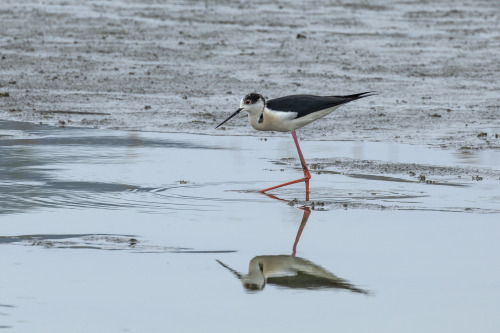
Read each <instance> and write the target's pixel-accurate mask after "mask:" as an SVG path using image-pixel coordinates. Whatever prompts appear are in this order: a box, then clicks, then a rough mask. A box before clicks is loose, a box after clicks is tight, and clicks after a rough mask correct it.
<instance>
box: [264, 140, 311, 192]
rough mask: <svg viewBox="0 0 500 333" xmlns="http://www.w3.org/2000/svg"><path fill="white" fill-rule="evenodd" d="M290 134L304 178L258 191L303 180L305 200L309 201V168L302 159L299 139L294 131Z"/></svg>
mask: <svg viewBox="0 0 500 333" xmlns="http://www.w3.org/2000/svg"><path fill="white" fill-rule="evenodd" d="M292 136H293V141H295V146H297V152H298V153H299V158H300V163H301V164H302V170H303V171H304V178H300V179H297V180H293V181H291V182H288V183H284V184H280V185H276V186H273V187H269V188H266V189H264V190H260V191H259V192H262V193H264V192H267V191H270V190H274V189H275V188H279V187H283V186H287V185H291V184H296V183H300V182H305V183H306V201H309V179H311V174H310V173H309V169H308V168H307V164H306V161H305V160H304V156H302V151H301V150H300V146H299V140H297V135H296V134H295V131H292Z"/></svg>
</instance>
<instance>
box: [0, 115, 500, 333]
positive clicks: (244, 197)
mask: <svg viewBox="0 0 500 333" xmlns="http://www.w3.org/2000/svg"><path fill="white" fill-rule="evenodd" d="M302 146H303V150H304V152H307V157H306V158H307V159H308V161H310V166H311V170H312V171H313V172H312V180H311V198H310V199H311V200H310V201H308V202H306V201H304V187H303V184H296V185H295V186H290V187H288V188H284V189H280V190H276V191H272V192H271V193H270V194H271V196H265V195H262V194H260V193H257V192H256V190H258V189H261V188H265V187H269V186H270V185H273V184H275V183H279V182H283V181H286V180H290V179H295V178H299V177H300V175H301V173H302V170H301V167H300V164H299V163H298V162H297V160H296V158H294V157H295V154H296V151H295V146H294V144H293V141H292V140H289V138H280V137H272V138H268V139H267V140H263V139H261V138H256V137H252V136H249V137H243V136H207V135H193V134H184V133H154V132H137V131H120V130H103V129H86V128H73V127H65V128H61V127H58V126H48V125H36V124H30V123H25V122H13V121H0V156H1V157H2V158H1V159H0V227H1V230H2V233H1V234H0V252H1V254H2V255H1V256H0V268H1V270H2V285H0V292H1V293H0V294H1V299H0V314H1V317H0V318H2V322H1V324H0V326H1V327H2V328H4V329H6V330H7V331H12V332H24V331H34V330H35V331H41V332H53V331H76V332H84V331H88V330H89V328H91V329H92V330H94V331H102V330H105V331H110V332H115V331H116V332H117V331H123V330H127V331H133V332H142V331H144V329H145V328H147V330H148V331H151V332H154V331H161V330H164V329H173V330H176V331H200V330H201V331H207V330H208V331H221V330H222V331H243V332H250V331H255V329H256V326H255V325H253V324H248V322H251V320H252V319H253V318H255V317H256V316H257V317H258V318H259V320H260V321H259V324H258V325H259V326H261V325H262V326H263V327H264V328H263V329H262V330H263V331H264V332H270V331H275V330H276V328H277V327H280V328H285V329H286V330H288V331H291V332H299V331H304V330H306V329H311V327H315V328H318V329H324V328H325V327H329V328H332V329H333V328H342V330H344V329H345V330H349V331H355V332H363V331H367V330H372V329H373V328H374V327H375V328H376V329H377V330H381V331H386V330H394V329H395V330H398V331H415V327H418V330H420V329H424V330H427V331H435V330H438V331H450V330H452V331H457V332H467V331H471V330H473V329H477V328H478V327H479V328H480V329H481V331H483V332H495V331H496V330H497V328H498V327H500V322H499V321H498V319H497V316H496V309H498V299H500V289H499V288H498V283H497V281H498V278H499V277H500V271H499V270H498V265H494V264H492V263H493V262H496V254H497V253H498V251H499V250H500V248H499V243H498V237H497V235H498V232H499V231H500V230H499V224H498V216H499V215H500V210H499V200H500V198H499V196H498V193H499V188H500V179H499V177H500V169H499V168H498V166H499V165H500V163H499V159H500V155H499V154H498V152H496V151H494V150H491V149H489V150H473V151H469V152H468V153H467V154H465V155H464V153H463V152H460V151H458V152H455V151H443V150H442V149H440V148H437V147H433V146H421V145H406V144H398V143H383V142H371V143H370V142H361V141H359V142H349V141H335V142H331V141H305V142H303V145H302ZM325 156H331V157H330V158H325ZM187 166H189V168H188V167H187ZM207 170H210V172H208V173H207ZM408 170H410V171H411V172H412V173H410V171H408ZM422 176H425V177H426V180H425V181H424V180H423V179H422ZM215 300H217V301H215ZM429 300H432V302H430V301H429ZM297 304H299V305H300V306H297ZM304 308H308V309H310V310H311V311H310V312H307V313H305V312H304ZM332 309H336V311H332ZM82 313H84V314H85V315H84V316H82ZM193 313H194V314H196V317H197V319H198V320H196V321H193V320H190V318H191V319H192V316H193ZM124 314H126V315H124ZM270 314H272V315H270ZM360 316H361V317H363V318H365V320H363V321H360V320H359V318H360ZM436 318H437V319H436ZM388 323H390V326H388Z"/></svg>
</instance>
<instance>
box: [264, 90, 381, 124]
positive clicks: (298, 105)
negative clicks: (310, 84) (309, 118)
mask: <svg viewBox="0 0 500 333" xmlns="http://www.w3.org/2000/svg"><path fill="white" fill-rule="evenodd" d="M372 95H374V93H372V92H371V91H369V92H364V93H361V94H354V95H346V96H314V95H290V96H284V97H280V98H276V99H271V100H269V101H267V103H266V106H267V107H268V108H269V109H271V110H275V111H281V112H297V118H300V117H304V116H306V115H308V114H310V113H314V112H316V111H321V110H324V109H328V108H331V107H334V106H337V105H342V104H345V103H349V102H352V101H355V100H357V99H360V98H363V97H368V96H372Z"/></svg>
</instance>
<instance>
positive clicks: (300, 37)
mask: <svg viewBox="0 0 500 333" xmlns="http://www.w3.org/2000/svg"><path fill="white" fill-rule="evenodd" d="M302 38H307V37H306V35H304V34H297V39H302Z"/></svg>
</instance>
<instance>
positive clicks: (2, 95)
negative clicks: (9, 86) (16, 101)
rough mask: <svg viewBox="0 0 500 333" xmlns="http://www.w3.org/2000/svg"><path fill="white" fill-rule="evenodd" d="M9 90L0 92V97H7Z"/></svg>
mask: <svg viewBox="0 0 500 333" xmlns="http://www.w3.org/2000/svg"><path fill="white" fill-rule="evenodd" d="M9 96H10V95H9V92H8V91H6V92H0V97H9Z"/></svg>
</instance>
